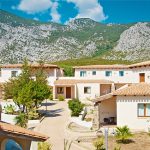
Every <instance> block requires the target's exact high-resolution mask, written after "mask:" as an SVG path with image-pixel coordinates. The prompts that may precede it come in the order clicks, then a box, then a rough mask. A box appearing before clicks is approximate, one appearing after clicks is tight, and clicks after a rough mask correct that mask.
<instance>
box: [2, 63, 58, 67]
mask: <svg viewBox="0 0 150 150" xmlns="http://www.w3.org/2000/svg"><path fill="white" fill-rule="evenodd" d="M22 66H23V64H5V65H1V66H0V68H22ZM29 66H30V67H32V68H39V67H40V66H41V65H40V64H38V63H31V64H29ZM42 67H44V68H58V66H57V65H53V64H44V65H42Z"/></svg>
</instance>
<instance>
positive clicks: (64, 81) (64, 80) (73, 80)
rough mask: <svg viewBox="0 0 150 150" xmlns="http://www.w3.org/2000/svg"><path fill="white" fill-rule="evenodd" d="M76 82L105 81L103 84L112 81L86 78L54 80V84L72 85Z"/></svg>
mask: <svg viewBox="0 0 150 150" xmlns="http://www.w3.org/2000/svg"><path fill="white" fill-rule="evenodd" d="M77 83H101V84H103V83H105V84H111V83H113V82H112V81H109V80H94V79H87V80H83V79H82V80H78V79H59V80H56V81H55V82H54V84H55V85H71V84H72V85H73V84H77Z"/></svg>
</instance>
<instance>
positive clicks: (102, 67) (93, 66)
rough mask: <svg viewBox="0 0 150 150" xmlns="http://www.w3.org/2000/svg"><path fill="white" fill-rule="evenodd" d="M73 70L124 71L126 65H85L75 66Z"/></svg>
mask: <svg viewBox="0 0 150 150" xmlns="http://www.w3.org/2000/svg"><path fill="white" fill-rule="evenodd" d="M73 68H74V69H126V68H128V66H127V65H87V66H75V67H73Z"/></svg>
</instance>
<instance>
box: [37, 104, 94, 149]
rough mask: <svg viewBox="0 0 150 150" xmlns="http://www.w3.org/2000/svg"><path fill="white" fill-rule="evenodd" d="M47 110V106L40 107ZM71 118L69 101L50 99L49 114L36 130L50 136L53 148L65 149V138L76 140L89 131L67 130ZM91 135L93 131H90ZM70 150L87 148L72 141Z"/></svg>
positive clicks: (86, 134)
mask: <svg viewBox="0 0 150 150" xmlns="http://www.w3.org/2000/svg"><path fill="white" fill-rule="evenodd" d="M40 109H41V110H42V111H45V109H46V106H45V104H43V106H42V107H41V108H40ZM69 120H70V112H69V110H68V105H67V102H66V101H64V102H58V101H50V102H48V103H47V115H46V117H45V118H44V120H43V121H42V122H41V123H40V124H39V125H38V126H37V127H36V128H35V131H38V132H40V133H43V134H45V135H47V136H49V137H50V143H52V150H64V139H67V140H68V141H69V142H70V141H74V140H76V139H77V138H78V137H79V136H83V135H85V136H88V135H89V133H77V132H70V131H69V130H66V126H67V124H68V123H69ZM90 135H91V133H90ZM70 150H85V149H83V148H82V147H79V146H78V145H77V144H75V143H72V144H71V149H70Z"/></svg>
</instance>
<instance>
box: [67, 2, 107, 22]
mask: <svg viewBox="0 0 150 150" xmlns="http://www.w3.org/2000/svg"><path fill="white" fill-rule="evenodd" d="M67 2H68V3H74V4H75V6H76V8H77V9H78V14H77V16H76V17H75V18H91V19H93V20H95V21H103V20H105V19H107V16H105V14H104V11H103V7H102V6H101V4H100V3H99V2H98V0H67Z"/></svg>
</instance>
